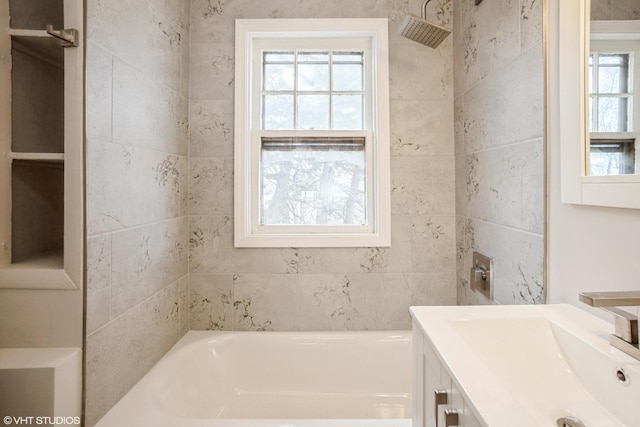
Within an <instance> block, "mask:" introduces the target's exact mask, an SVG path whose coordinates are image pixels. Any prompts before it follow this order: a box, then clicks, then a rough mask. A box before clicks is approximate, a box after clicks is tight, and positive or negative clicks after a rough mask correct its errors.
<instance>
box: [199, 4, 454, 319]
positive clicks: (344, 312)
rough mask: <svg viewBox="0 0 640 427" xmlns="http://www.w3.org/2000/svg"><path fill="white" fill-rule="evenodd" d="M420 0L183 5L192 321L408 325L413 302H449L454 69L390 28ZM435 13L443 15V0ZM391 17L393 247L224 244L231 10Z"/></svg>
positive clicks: (438, 53) (447, 48)
mask: <svg viewBox="0 0 640 427" xmlns="http://www.w3.org/2000/svg"><path fill="white" fill-rule="evenodd" d="M421 4H422V1H420V0H411V1H391V0H389V1H380V0H378V1H375V0H357V1H350V2H345V1H342V0H329V1H316V0H305V1H291V0H267V1H261V2H260V3H259V5H257V4H256V2H255V1H251V0H236V1H213V0H195V1H193V2H192V4H191V62H190V66H191V82H190V83H191V91H190V100H191V101H190V116H189V117H190V127H189V134H190V138H189V143H190V145H189V150H190V151H189V204H188V205H189V282H190V307H191V313H190V325H191V328H192V329H214V330H218V329H223V330H343V329H356V330H361V329H371V330H376V329H408V328H410V326H411V324H410V318H409V314H408V311H407V308H408V307H409V305H412V304H421V305H432V304H454V303H455V299H456V289H455V217H454V212H455V206H454V204H455V198H454V156H453V154H454V152H453V80H452V79H453V72H452V64H451V59H452V45H453V40H452V38H449V39H448V40H446V41H445V42H444V44H443V45H442V46H441V47H440V48H439V49H438V50H433V49H430V48H427V47H425V46H422V45H419V44H416V43H413V42H411V41H409V40H406V39H404V38H402V37H400V36H399V35H397V34H396V31H397V28H398V26H399V24H400V21H401V20H402V19H403V18H404V16H405V14H406V13H407V12H413V13H417V14H419V13H420V10H421ZM428 10H429V11H430V14H431V16H430V19H432V20H433V21H435V22H439V23H441V24H442V25H445V26H449V27H451V25H452V23H451V18H452V16H451V4H450V2H449V1H445V0H434V1H433V2H432V4H430V5H429V7H428ZM338 17H339V18H378V17H385V18H389V64H390V84H389V87H390V89H389V90H390V99H391V156H392V159H391V181H392V183H391V186H392V192H391V201H392V207H391V209H392V243H391V247H389V248H339V249H336V248H333V249H331V248H321V249H318V248H283V249H236V248H234V247H233V144H234V138H233V96H234V85H233V79H234V57H233V56H234V43H233V41H234V21H235V19H236V18H338Z"/></svg>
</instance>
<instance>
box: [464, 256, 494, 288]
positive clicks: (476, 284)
mask: <svg viewBox="0 0 640 427" xmlns="http://www.w3.org/2000/svg"><path fill="white" fill-rule="evenodd" d="M471 263H472V267H471V275H470V277H469V285H470V287H471V289H472V290H474V291H477V292H480V293H481V294H482V295H484V296H485V297H486V298H489V299H491V300H492V299H493V286H492V282H493V280H492V279H493V260H492V259H491V258H489V257H487V256H484V255H482V254H479V253H478V252H476V251H473V258H472V259H471Z"/></svg>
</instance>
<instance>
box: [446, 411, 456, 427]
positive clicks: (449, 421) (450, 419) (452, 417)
mask: <svg viewBox="0 0 640 427" xmlns="http://www.w3.org/2000/svg"><path fill="white" fill-rule="evenodd" d="M457 425H458V411H456V410H455V409H445V411H444V427H451V426H457Z"/></svg>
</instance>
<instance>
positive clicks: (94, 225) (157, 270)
mask: <svg viewBox="0 0 640 427" xmlns="http://www.w3.org/2000/svg"><path fill="white" fill-rule="evenodd" d="M539 1H540V0H537V1H536V0H530V1H524V0H523V1H522V2H519V1H507V0H485V1H484V2H483V3H482V4H481V5H480V7H475V6H473V1H472V0H464V1H460V2H458V0H455V1H454V0H433V1H432V2H431V3H430V4H429V6H428V8H427V11H428V15H429V16H428V19H429V20H431V21H433V22H436V23H439V24H441V25H443V26H445V27H449V28H450V27H452V25H453V21H454V16H455V19H458V20H460V21H459V23H456V26H457V27H459V30H458V29H457V30H456V32H454V34H453V35H452V36H449V37H448V38H447V40H445V42H444V43H443V44H442V45H441V46H440V47H439V48H438V49H437V50H433V49H430V48H427V47H425V46H422V45H419V44H417V43H414V42H411V41H409V40H406V39H403V38H401V37H400V36H399V35H397V34H396V31H397V28H398V26H399V24H400V21H401V20H402V19H403V18H404V16H405V14H406V13H413V14H417V15H419V14H420V11H421V5H422V0H400V1H398V0H352V1H344V0H260V1H256V0H192V1H191V2H189V1H187V0H109V1H105V0H88V1H87V36H88V46H87V64H88V65H87V185H88V188H87V198H88V206H87V223H88V242H87V245H88V273H87V275H88V278H87V281H88V285H87V324H86V328H87V337H86V340H87V344H86V356H87V369H86V416H87V420H86V421H87V422H86V425H87V426H92V425H94V424H95V423H96V422H97V420H99V419H100V417H101V416H102V415H103V414H104V413H105V412H106V411H107V410H109V409H110V408H111V407H112V406H113V404H115V403H116V402H117V401H118V400H119V399H120V398H121V397H122V396H123V395H124V394H125V393H126V392H127V391H128V390H129V389H130V387H131V386H132V385H133V384H134V383H135V382H137V381H138V380H139V379H140V378H141V377H142V376H143V375H144V374H145V373H146V372H147V371H148V370H149V368H150V367H151V366H153V364H154V363H155V362H156V361H157V360H158V359H159V358H160V357H162V355H163V354H164V353H165V352H166V350H167V349H168V348H170V347H171V345H173V344H174V343H175V342H176V341H177V340H178V339H179V337H180V336H182V334H183V333H185V332H186V331H187V330H189V329H212V330H345V329H354V330H364V329H372V330H373V329H408V328H409V327H410V319H409V315H408V312H407V309H408V307H409V306H410V305H446V304H455V303H456V298H457V299H458V300H459V301H460V302H483V301H478V300H477V299H476V298H474V297H473V296H474V294H472V293H470V291H469V290H468V284H466V286H465V283H464V278H466V277H467V274H466V273H465V270H466V269H467V268H468V267H469V266H468V265H467V264H468V261H467V259H470V252H469V250H470V249H471V248H472V247H477V248H478V249H480V250H483V251H485V252H487V255H490V256H491V255H492V256H494V257H495V258H496V259H497V260H499V264H498V266H499V267H498V268H497V269H496V273H497V279H496V283H497V284H500V289H499V291H498V292H497V294H496V295H497V296H499V297H500V298H502V299H501V302H510V301H513V302H526V301H531V302H534V301H535V302H539V301H540V299H541V286H542V247H543V246H542V245H543V243H542V224H543V215H542V212H543V208H542V206H543V200H542V177H543V160H542V146H543V144H542V121H541V120H542V105H543V100H542V94H543V86H542V76H543V72H542V50H541V18H542V11H541V9H540V7H539ZM496 3H499V4H497V5H494V4H496ZM521 3H522V4H521ZM463 4H464V5H463ZM462 5H463V6H462ZM525 6H526V7H525ZM525 11H526V13H525ZM312 17H313V18H372V17H376V18H378V17H383V18H388V19H389V65H390V85H389V87H390V102H391V104H390V105H391V156H392V157H391V181H392V182H391V188H392V193H391V202H392V205H391V209H392V243H391V246H390V247H389V248H339V249H335V248H334V249H329V248H327V249H318V248H283V249H236V248H234V247H233V234H232V233H233V146H234V138H233V108H234V105H233V94H234V45H233V40H234V20H235V19H236V18H312ZM492 20H493V21H492ZM495 20H498V21H495ZM495 22H498V23H499V24H498V25H496V24H495ZM514 39H515V41H514ZM454 45H455V46H454ZM454 73H455V80H456V85H455V87H456V90H455V96H456V98H455V107H456V112H455V117H456V118H457V120H455V122H454ZM522 99H527V102H522ZM494 110H495V111H498V112H499V114H498V113H497V114H488V112H489V111H494ZM454 133H455V135H456V138H455V144H454ZM463 134H464V136H463ZM454 148H455V150H456V151H455V152H454ZM456 154H457V157H456ZM456 166H457V167H456ZM456 174H457V176H456ZM456 178H457V179H456ZM456 181H457V182H458V185H457V186H456ZM523 183H526V185H523ZM521 195H524V196H526V197H522V198H521V199H520V196H521ZM456 203H457V204H458V206H457V207H456ZM532 207H533V208H532ZM456 209H457V210H458V216H457V217H456ZM456 228H457V230H456ZM456 232H457V236H458V237H457V239H456ZM456 247H457V248H458V250H457V251H456ZM456 254H457V257H456ZM456 267H457V268H458V274H456ZM521 277H523V279H520V278H521ZM456 283H458V286H456ZM507 283H515V284H517V287H516V288H514V289H510V288H509V287H508V286H507ZM527 287H528V289H529V291H530V292H527ZM457 293H458V295H456V294H457ZM521 294H524V295H525V297H523V298H519V297H518V295H521Z"/></svg>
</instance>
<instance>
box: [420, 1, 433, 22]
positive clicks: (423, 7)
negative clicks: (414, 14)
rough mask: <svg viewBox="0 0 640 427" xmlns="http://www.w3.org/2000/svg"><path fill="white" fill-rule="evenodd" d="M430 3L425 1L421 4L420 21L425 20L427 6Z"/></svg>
mask: <svg viewBox="0 0 640 427" xmlns="http://www.w3.org/2000/svg"><path fill="white" fill-rule="evenodd" d="M430 2H431V0H426V1H425V2H424V3H422V19H427V5H428V4H429V3H430Z"/></svg>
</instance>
